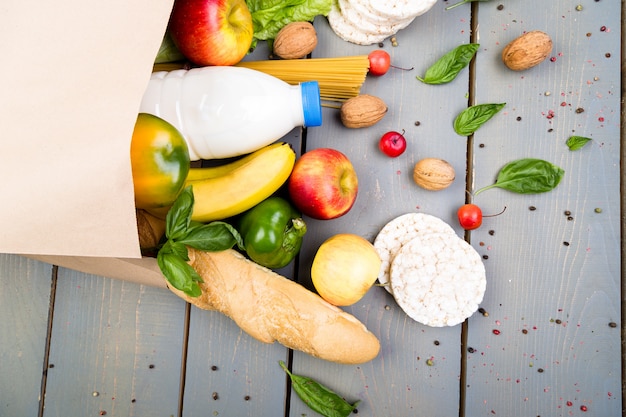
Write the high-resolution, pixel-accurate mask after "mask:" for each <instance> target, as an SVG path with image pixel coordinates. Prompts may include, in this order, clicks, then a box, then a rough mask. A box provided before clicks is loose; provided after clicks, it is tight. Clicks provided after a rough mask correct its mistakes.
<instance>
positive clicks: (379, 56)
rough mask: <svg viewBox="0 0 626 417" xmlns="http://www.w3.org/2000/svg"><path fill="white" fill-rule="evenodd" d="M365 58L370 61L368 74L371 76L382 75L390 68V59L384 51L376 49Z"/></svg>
mask: <svg viewBox="0 0 626 417" xmlns="http://www.w3.org/2000/svg"><path fill="white" fill-rule="evenodd" d="M367 58H368V59H369V61H370V69H369V73H370V74H372V75H376V76H379V75H384V74H386V73H387V71H389V67H390V66H391V57H390V56H389V54H388V53H387V52H386V51H383V50H382V49H377V50H375V51H372V52H370V53H369V55H368V56H367Z"/></svg>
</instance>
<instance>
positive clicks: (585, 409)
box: [580, 0, 598, 412]
mask: <svg viewBox="0 0 626 417" xmlns="http://www.w3.org/2000/svg"><path fill="white" fill-rule="evenodd" d="M596 1H598V0H596ZM580 411H582V412H585V411H587V406H586V405H581V406H580Z"/></svg>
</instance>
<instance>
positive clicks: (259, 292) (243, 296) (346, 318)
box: [170, 248, 380, 364]
mask: <svg viewBox="0 0 626 417" xmlns="http://www.w3.org/2000/svg"><path fill="white" fill-rule="evenodd" d="M189 258H190V261H189V263H190V265H191V266H192V267H193V268H194V269H195V270H196V271H197V272H198V274H200V276H201V277H202V279H203V280H204V282H203V283H201V284H200V287H201V289H202V295H200V296H199V297H189V296H187V295H186V294H184V293H183V292H182V291H179V290H177V289H175V288H172V287H170V289H171V290H172V291H173V292H174V293H175V294H177V295H178V296H179V297H181V298H183V299H184V300H185V301H187V302H189V303H191V304H193V305H195V306H196V307H198V308H201V309H204V310H215V311H219V312H221V313H223V314H224V315H226V316H228V317H230V318H231V319H232V320H233V321H235V323H237V325H238V326H239V327H241V329H242V330H244V331H245V332H246V333H248V334H249V335H250V336H252V337H254V338H255V339H257V340H259V341H261V342H265V343H273V342H275V341H277V342H279V343H281V344H282V345H284V346H286V347H288V348H291V349H294V350H299V351H302V352H305V353H307V354H309V355H311V356H314V357H317V358H320V359H324V360H328V361H331V362H337V363H343V364H359V363H364V362H368V361H370V360H372V359H374V358H375V357H376V356H377V355H378V352H379V351H380V342H379V341H378V339H377V338H376V336H375V335H374V334H373V333H371V332H370V331H368V330H367V328H366V327H365V325H364V324H363V323H361V322H360V321H359V320H358V319H357V318H355V317H354V316H352V315H350V314H348V313H346V312H345V311H343V310H341V309H340V308H338V307H336V306H333V305H331V304H329V303H328V302H326V301H324V300H323V299H322V298H321V297H320V296H318V295H317V294H315V293H313V292H311V291H309V290H308V289H306V288H305V287H303V286H302V285H300V284H298V283H296V282H294V281H291V280H289V279H287V278H285V277H283V276H281V275H279V274H277V273H275V272H274V271H272V270H270V269H267V268H265V267H262V266H260V265H258V264H256V263H254V262H252V261H250V260H248V259H246V258H245V257H243V256H242V255H241V254H240V253H238V252H237V251H235V250H232V249H229V250H225V251H221V252H203V251H197V250H194V249H192V248H189Z"/></svg>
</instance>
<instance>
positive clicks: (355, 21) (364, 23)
mask: <svg viewBox="0 0 626 417" xmlns="http://www.w3.org/2000/svg"><path fill="white" fill-rule="evenodd" d="M353 3H357V2H353V1H351V0H338V5H339V10H340V12H341V14H342V15H343V18H344V19H345V20H346V21H347V22H348V23H350V24H351V25H352V26H354V27H357V28H359V30H361V31H362V32H364V33H369V34H372V35H378V34H380V35H382V34H385V33H386V34H389V36H391V35H395V34H396V33H398V31H400V30H402V29H404V28H406V27H407V26H409V25H410V24H411V22H413V20H414V19H415V17H409V18H405V19H390V18H385V17H382V18H381V17H380V16H378V15H376V14H372V13H369V12H367V11H361V10H359V9H357V8H356V7H354V6H353Z"/></svg>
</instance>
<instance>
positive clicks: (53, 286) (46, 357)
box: [37, 265, 59, 417]
mask: <svg viewBox="0 0 626 417" xmlns="http://www.w3.org/2000/svg"><path fill="white" fill-rule="evenodd" d="M58 276H59V267H58V266H57V265H53V266H52V271H51V274H50V303H49V305H48V323H47V326H46V343H45V347H44V354H43V367H42V368H43V369H42V370H41V388H40V390H39V410H38V413H37V415H38V416H39V417H43V410H44V408H45V401H46V384H47V382H48V366H50V346H51V340H52V323H53V321H54V320H53V319H54V301H55V298H56V291H57V279H58Z"/></svg>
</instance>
